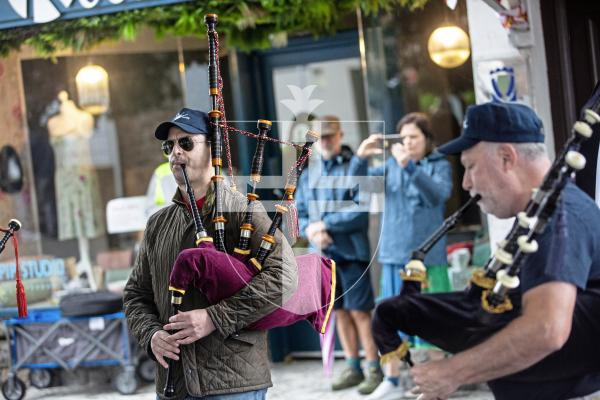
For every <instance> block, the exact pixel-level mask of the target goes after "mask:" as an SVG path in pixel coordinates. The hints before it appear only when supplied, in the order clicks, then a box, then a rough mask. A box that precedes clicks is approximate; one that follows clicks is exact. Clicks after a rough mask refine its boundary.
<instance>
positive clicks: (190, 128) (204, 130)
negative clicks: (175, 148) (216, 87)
mask: <svg viewBox="0 0 600 400" xmlns="http://www.w3.org/2000/svg"><path fill="white" fill-rule="evenodd" d="M173 126H176V127H178V128H179V129H181V130H182V131H184V132H187V133H191V134H202V135H208V115H207V114H206V113H205V112H203V111H198V110H192V109H190V108H182V109H181V110H179V112H178V113H177V114H176V115H175V116H174V117H173V118H172V119H171V120H170V121H166V122H163V123H162V124H160V125H159V126H158V127H157V128H156V131H154V136H155V137H156V138H157V139H159V140H167V138H168V137H169V129H171V127H173Z"/></svg>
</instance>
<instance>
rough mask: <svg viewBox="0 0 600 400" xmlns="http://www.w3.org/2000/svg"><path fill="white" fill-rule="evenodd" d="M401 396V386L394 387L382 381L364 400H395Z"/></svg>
mask: <svg viewBox="0 0 600 400" xmlns="http://www.w3.org/2000/svg"><path fill="white" fill-rule="evenodd" d="M403 396H404V390H403V389H402V386H400V385H398V386H395V385H394V384H393V383H392V382H390V381H388V380H387V379H384V380H383V382H381V384H379V386H377V389H375V391H374V392H373V393H371V394H370V395H369V396H367V397H365V400H397V399H401V398H402V397H403Z"/></svg>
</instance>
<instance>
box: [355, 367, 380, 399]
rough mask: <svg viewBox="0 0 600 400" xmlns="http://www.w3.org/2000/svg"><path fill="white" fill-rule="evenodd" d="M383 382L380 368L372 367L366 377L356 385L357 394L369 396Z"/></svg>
mask: <svg viewBox="0 0 600 400" xmlns="http://www.w3.org/2000/svg"><path fill="white" fill-rule="evenodd" d="M382 380H383V372H381V369H380V368H376V367H372V368H369V369H368V370H367V377H366V378H365V380H364V381H362V383H361V384H360V385H358V393H360V394H371V393H373V391H375V389H377V387H378V386H380V383H381V381H382Z"/></svg>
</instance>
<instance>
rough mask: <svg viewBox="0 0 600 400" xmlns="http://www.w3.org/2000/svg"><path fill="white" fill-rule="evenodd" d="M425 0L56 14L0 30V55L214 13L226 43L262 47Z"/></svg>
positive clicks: (77, 43)
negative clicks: (73, 16) (354, 16)
mask: <svg viewBox="0 0 600 400" xmlns="http://www.w3.org/2000/svg"><path fill="white" fill-rule="evenodd" d="M427 2H428V0H333V1H324V0H245V1H244V0H194V1H190V2H187V3H180V4H174V5H168V6H161V7H151V8H142V9H136V10H129V11H123V12H120V13H116V14H104V15H98V16H92V17H85V18H79V19H73V20H59V21H54V22H51V23H47V24H41V25H32V26H28V27H24V28H14V29H8V30H1V31H0V55H1V56H6V55H7V54H8V53H9V52H10V51H11V50H17V49H19V47H20V46H21V45H22V44H27V45H30V46H32V47H33V48H34V49H35V50H36V51H37V52H38V53H39V54H41V55H43V56H51V55H52V54H53V53H55V52H56V51H57V50H61V49H72V50H74V51H80V50H83V49H88V48H90V47H92V46H94V45H96V44H98V43H100V42H103V41H108V40H113V41H117V40H133V39H134V38H135V36H136V33H137V32H138V31H139V30H140V28H142V27H144V26H147V27H150V28H152V29H153V30H154V31H155V32H156V34H157V36H159V37H162V36H164V35H167V34H169V35H174V36H204V35H205V32H206V27H205V25H204V15H205V14H206V13H216V14H218V15H219V25H218V30H219V33H220V35H221V36H222V37H224V38H225V40H226V41H227V45H228V46H232V47H235V48H238V49H240V50H245V51H248V50H252V49H259V48H267V47H269V46H270V45H271V42H272V38H273V37H274V36H277V35H278V34H287V33H296V32H306V33H312V34H314V35H320V34H328V33H333V32H334V31H335V30H336V29H337V28H338V27H339V26H340V23H341V21H342V20H343V18H344V17H346V16H348V15H349V14H350V13H353V12H355V10H356V8H358V7H360V8H361V9H362V11H363V12H364V13H365V14H366V15H372V14H374V13H378V12H380V11H391V10H392V9H393V8H394V7H407V8H409V9H411V10H412V9H417V8H422V7H423V6H424V5H425V4H426V3H427Z"/></svg>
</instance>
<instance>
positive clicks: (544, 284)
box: [373, 103, 600, 400]
mask: <svg viewBox="0 0 600 400" xmlns="http://www.w3.org/2000/svg"><path fill="white" fill-rule="evenodd" d="M596 117H597V115H596ZM595 122H597V121H595ZM583 125H585V126H583ZM574 131H579V132H582V133H583V134H584V136H588V135H591V133H592V131H591V128H590V127H589V125H586V124H580V125H579V126H575V127H574ZM588 137H589V136H588ZM543 142H544V134H543V130H542V123H541V121H540V120H539V118H538V117H537V116H536V114H535V113H534V112H533V110H531V109H530V108H528V107H527V106H525V105H521V104H516V103H486V104H482V105H477V106H472V107H469V109H468V110H467V115H466V117H465V121H464V125H463V132H462V135H461V136H460V137H459V138H458V139H455V140H453V141H451V142H449V143H447V144H446V145H444V146H442V147H440V148H439V151H440V152H442V153H444V154H458V153H461V162H462V164H463V165H464V167H465V174H464V177H463V188H464V189H465V190H468V191H469V192H470V194H471V195H472V196H475V195H480V196H481V200H480V201H479V205H480V207H481V209H482V210H483V211H484V212H485V213H490V214H493V215H495V216H496V217H499V218H509V217H513V216H516V215H517V214H519V213H520V212H521V211H523V210H526V206H528V205H529V203H528V201H530V198H532V191H533V190H534V189H536V188H539V187H540V185H541V184H542V182H543V181H545V179H544V178H545V176H546V174H547V173H548V171H549V169H550V166H551V163H550V160H549V158H548V156H547V155H546V152H545V147H544V143H543ZM568 153H572V152H568ZM573 153H574V152H573ZM561 156H562V154H561ZM557 158H559V157H557ZM566 159H568V160H567V164H569V165H571V164H572V165H575V166H576V168H574V169H578V168H583V165H584V163H585V160H583V163H581V162H580V160H578V157H577V155H576V154H567V155H566ZM553 167H554V165H553ZM551 171H554V168H553V169H552V170H551ZM557 171H558V169H557ZM562 171H566V175H564V176H563V175H560V174H558V175H560V176H561V177H562V178H561V179H563V178H564V179H563V180H562V181H561V180H559V179H556V180H554V181H552V182H551V183H553V184H554V183H556V182H558V183H556V184H557V185H559V184H560V183H561V182H562V183H563V184H564V186H562V187H558V186H556V185H555V186H554V187H553V188H552V189H550V191H553V190H555V189H560V190H557V191H555V192H552V193H555V196H554V197H553V196H549V197H543V196H542V195H543V194H545V193H548V191H546V192H544V190H542V188H540V190H539V191H538V192H534V193H537V194H540V196H537V195H536V194H534V195H533V198H541V199H543V201H542V203H541V204H539V205H538V206H539V207H538V209H542V208H543V207H546V206H548V202H555V203H556V204H555V209H556V211H555V212H554V213H553V214H550V215H542V214H540V215H536V218H527V217H525V216H524V215H525V214H524V213H521V214H519V218H518V219H517V221H518V222H517V224H521V223H522V224H523V226H525V227H527V226H529V225H530V224H535V223H536V221H538V220H541V219H542V218H546V217H548V218H550V219H549V221H548V224H547V226H545V228H546V229H545V230H539V231H538V232H536V234H537V236H536V241H533V240H532V241H527V240H521V239H522V237H521V236H520V237H519V240H517V242H519V247H518V248H519V249H520V250H519V251H520V252H521V253H523V254H525V253H527V254H526V255H525V256H524V257H525V258H519V259H520V260H523V261H522V263H521V268H520V270H517V274H518V275H514V276H511V275H510V272H509V273H504V272H503V273H501V274H498V275H497V277H498V281H497V282H495V283H494V284H493V285H492V286H489V289H490V290H489V291H484V292H483V295H481V294H482V292H481V291H479V292H478V291H477V290H473V292H474V293H478V295H476V296H471V295H470V293H471V291H467V292H455V293H440V294H421V293H412V294H408V295H401V296H397V297H395V298H393V299H390V300H388V301H385V302H383V303H382V304H380V305H379V307H378V308H377V309H376V313H375V317H374V321H373V329H374V337H375V340H376V342H377V345H378V347H379V350H380V352H381V354H382V361H384V362H385V361H386V360H388V359H389V358H390V357H395V356H398V357H400V358H403V359H404V360H407V361H409V359H407V357H406V355H407V349H406V347H407V346H406V344H405V343H403V342H402V340H401V339H400V338H399V337H398V335H397V331H402V332H404V333H406V334H409V335H418V336H420V337H422V338H423V339H425V340H427V341H428V342H431V343H433V344H434V345H436V346H438V347H440V348H441V349H443V350H445V351H447V352H449V353H452V354H453V355H452V356H451V357H449V358H446V359H443V360H439V361H432V362H427V363H423V364H419V365H415V366H414V367H413V368H412V370H411V374H412V376H413V379H414V383H415V388H414V389H413V391H414V392H416V393H419V394H420V395H419V397H418V398H419V399H420V400H430V399H446V398H448V397H449V396H450V395H451V394H452V393H454V392H455V391H456V390H457V389H458V388H459V387H460V386H462V385H466V384H473V383H480V382H488V384H489V386H490V388H491V390H492V392H493V393H494V396H495V397H496V398H497V399H545V400H548V399H568V398H572V397H577V396H583V395H585V394H588V393H591V392H593V391H596V390H599V389H600V346H598V344H597V339H598V338H599V337H600V319H599V318H598V315H599V312H600V229H599V227H600V211H599V210H598V207H597V205H596V204H595V203H594V202H593V201H592V199H591V198H589V197H588V196H587V195H586V194H585V193H584V192H582V191H581V190H580V189H578V188H577V187H576V186H575V185H574V184H573V183H572V182H571V181H570V180H571V179H570V176H571V173H572V171H573V170H572V169H562ZM558 175H557V176H558ZM550 186H552V185H550ZM553 207H554V205H553ZM527 208H529V206H528V207H527ZM551 209H552V211H554V208H551ZM526 230H527V229H526ZM501 246H506V243H504V244H501ZM536 250H537V251H536ZM515 254H516V253H515ZM523 254H521V255H523ZM496 257H497V258H499V259H501V260H503V261H502V262H503V263H507V264H511V263H512V262H516V256H515V260H514V261H513V259H512V255H511V254H507V252H506V251H502V252H497V254H496ZM504 271H506V270H504ZM509 271H511V272H514V271H512V270H509ZM519 271H520V272H519ZM405 283H406V282H405ZM498 285H499V286H498ZM492 287H493V291H492V289H491V288H492ZM497 287H499V288H500V291H499V292H498V293H500V294H502V293H505V292H504V291H503V289H502V288H503V287H504V289H506V288H511V290H510V291H509V294H510V300H511V301H512V303H510V305H509V306H508V307H500V306H503V305H505V304H504V303H503V304H500V305H499V304H498V303H497V302H495V301H492V300H494V299H495V297H494V296H491V295H490V293H493V294H496V288H497ZM472 288H473V285H472ZM488 300H489V301H490V303H489V304H488ZM482 304H483V305H484V307H483V308H482Z"/></svg>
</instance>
